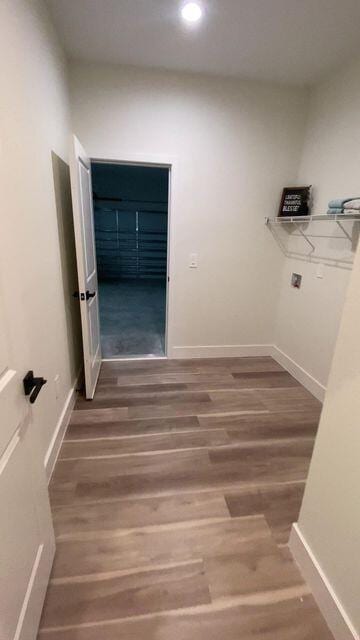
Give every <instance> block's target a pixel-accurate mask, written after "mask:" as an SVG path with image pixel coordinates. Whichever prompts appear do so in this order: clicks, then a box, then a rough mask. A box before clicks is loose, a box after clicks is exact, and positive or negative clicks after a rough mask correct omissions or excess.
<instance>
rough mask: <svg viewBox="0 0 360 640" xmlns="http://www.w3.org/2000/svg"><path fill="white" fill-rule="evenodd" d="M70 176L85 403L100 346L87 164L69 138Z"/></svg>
mask: <svg viewBox="0 0 360 640" xmlns="http://www.w3.org/2000/svg"><path fill="white" fill-rule="evenodd" d="M70 176H71V194H72V201H73V214H74V230H75V245H76V260H77V268H78V279H79V299H80V311H81V325H82V336H83V349H84V369H85V389H86V397H87V399H92V398H93V397H94V393H95V388H96V383H97V379H98V376H99V372H100V367H101V345H100V322H99V292H98V280H97V266H96V249H95V235H94V212H93V195H92V185H91V163H90V159H89V158H88V156H87V154H86V153H85V151H84V149H83V148H82V146H81V144H80V142H79V141H78V139H77V138H76V137H75V136H73V140H72V146H71V152H70Z"/></svg>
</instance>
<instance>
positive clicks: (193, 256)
mask: <svg viewBox="0 0 360 640" xmlns="http://www.w3.org/2000/svg"><path fill="white" fill-rule="evenodd" d="M197 266H198V254H197V253H190V258H189V267H190V269H197Z"/></svg>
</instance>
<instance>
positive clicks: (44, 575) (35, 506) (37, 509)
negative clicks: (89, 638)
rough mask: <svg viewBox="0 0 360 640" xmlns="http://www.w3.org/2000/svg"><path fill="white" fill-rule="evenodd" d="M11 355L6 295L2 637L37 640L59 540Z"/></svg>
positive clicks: (1, 357) (0, 335) (0, 493)
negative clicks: (55, 535) (56, 543)
mask: <svg viewBox="0 0 360 640" xmlns="http://www.w3.org/2000/svg"><path fill="white" fill-rule="evenodd" d="M11 351H12V349H11V348H10V349H9V345H8V337H7V331H6V327H5V318H4V314H3V313H2V298H1V291H0V417H1V420H0V422H1V429H0V638H1V640H35V638H36V637H37V630H38V624H39V620H40V615H41V610H42V606H43V602H44V598H45V593H46V588H47V584H48V580H49V575H50V571H51V565H52V561H53V557H54V553H55V541H54V532H53V527H52V521H51V514H50V505H49V498H48V493H47V485H46V478H45V468H44V463H43V459H42V457H41V455H40V453H39V449H38V447H37V445H36V441H37V438H36V431H35V430H36V424H35V423H34V422H33V420H32V411H31V408H30V407H31V405H30V403H29V399H28V398H26V397H25V395H24V387H23V382H22V378H23V372H21V373H20V372H19V371H17V370H16V368H15V367H14V364H13V361H12V358H11V356H10V355H9V354H10V353H11ZM34 390H35V389H34ZM43 393H44V392H43ZM43 393H40V396H39V399H38V400H37V401H38V402H41V400H42V398H43Z"/></svg>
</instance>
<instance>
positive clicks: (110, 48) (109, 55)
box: [48, 0, 360, 84]
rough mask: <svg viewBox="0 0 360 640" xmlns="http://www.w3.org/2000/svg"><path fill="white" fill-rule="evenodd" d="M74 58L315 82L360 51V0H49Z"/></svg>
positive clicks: (294, 82) (297, 81) (56, 22)
mask: <svg viewBox="0 0 360 640" xmlns="http://www.w3.org/2000/svg"><path fill="white" fill-rule="evenodd" d="M48 4H49V6H50V9H51V12H52V14H53V18H54V22H55V24H56V26H57V29H58V31H59V33H60V36H61V39H62V41H63V43H64V47H65V50H66V52H67V53H68V54H69V56H71V57H72V58H77V59H82V60H89V61H96V62H111V63H121V64H131V65H140V66H149V67H157V68H167V69H177V70H183V71H195V72H204V73H212V74H220V75H226V76H238V77H240V76H241V77H249V78H256V79H261V80H270V81H280V82H287V83H292V84H308V83H309V84H310V83H314V82H316V81H317V80H319V79H320V78H321V77H322V76H323V75H325V74H327V73H329V72H330V71H331V70H332V69H334V68H336V67H338V66H340V65H341V64H343V63H344V62H346V61H347V60H349V59H350V58H352V57H354V56H355V55H357V54H359V55H360V37H359V27H360V0H203V2H202V4H203V7H204V13H205V15H204V19H203V20H202V22H201V24H198V25H197V26H196V28H194V27H193V28H189V27H185V26H184V23H183V22H182V20H181V18H180V17H179V9H180V8H181V6H182V4H183V2H181V0H48Z"/></svg>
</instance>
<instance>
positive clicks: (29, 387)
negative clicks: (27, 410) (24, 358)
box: [23, 371, 47, 404]
mask: <svg viewBox="0 0 360 640" xmlns="http://www.w3.org/2000/svg"><path fill="white" fill-rule="evenodd" d="M46 382H47V380H45V379H44V378H35V377H34V372H33V371H28V372H27V374H26V376H25V378H24V380H23V384H24V391H25V395H26V396H30V397H29V400H30V404H34V402H35V400H36V398H37V397H38V395H39V393H40V391H41V389H42V388H43V386H44V384H46Z"/></svg>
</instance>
